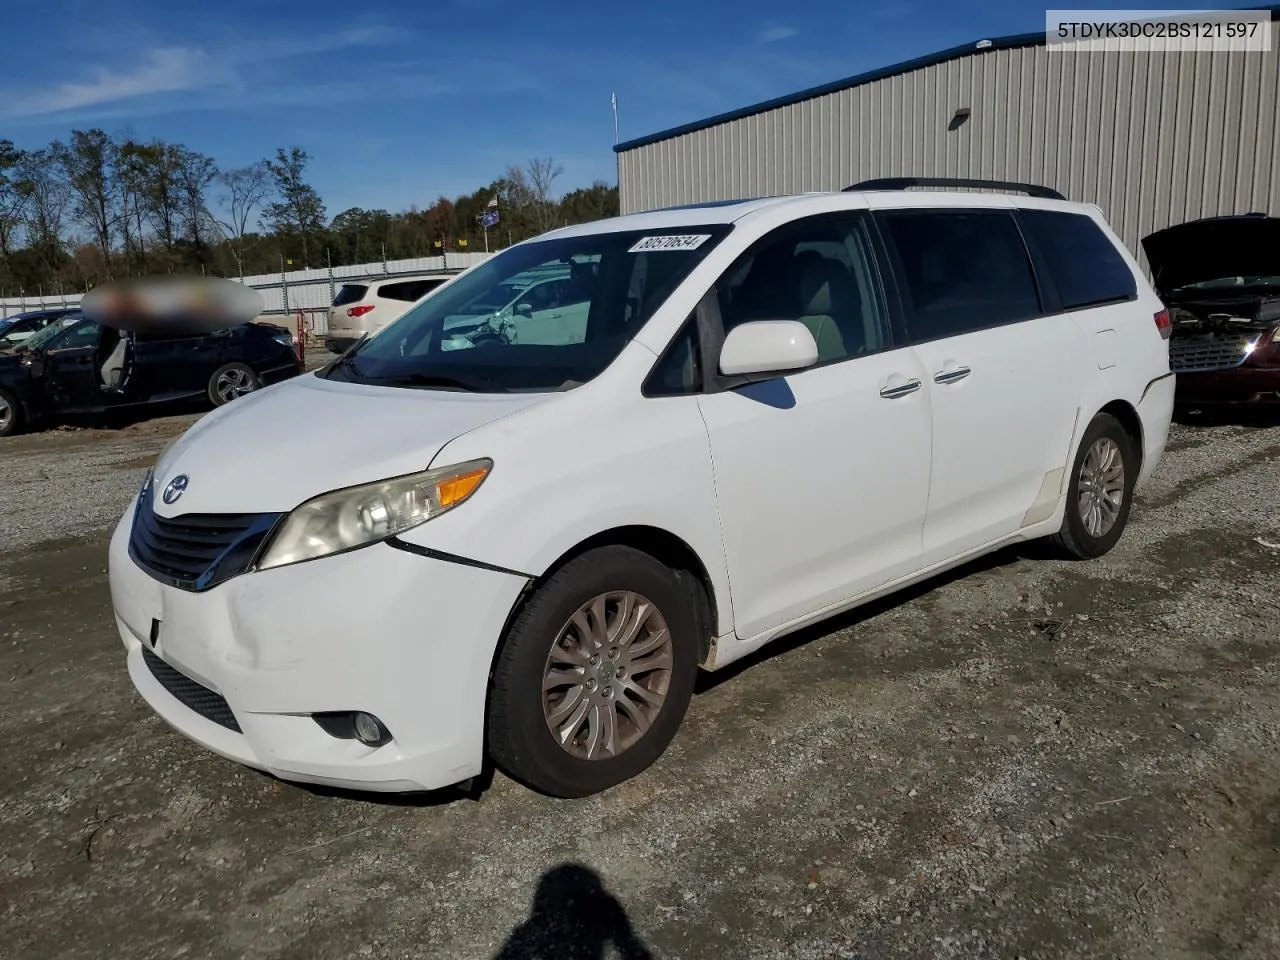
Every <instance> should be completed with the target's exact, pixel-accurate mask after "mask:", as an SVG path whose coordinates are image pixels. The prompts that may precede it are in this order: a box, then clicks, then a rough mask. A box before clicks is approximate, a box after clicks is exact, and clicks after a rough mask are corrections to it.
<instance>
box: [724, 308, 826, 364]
mask: <svg viewBox="0 0 1280 960" xmlns="http://www.w3.org/2000/svg"><path fill="white" fill-rule="evenodd" d="M817 362H818V343H817V341H816V340H814V339H813V334H812V333H810V332H809V328H808V327H806V326H805V325H804V324H803V323H801V322H800V321H799V320H753V321H751V322H750V323H744V324H741V325H740V326H737V327H734V328H733V329H732V330H730V331H729V335H728V336H727V337H725V338H724V346H723V347H721V348H720V372H721V373H722V374H724V375H725V376H726V377H736V376H743V375H752V374H762V373H786V372H788V371H790V370H803V369H805V368H806V367H811V366H813V365H814V364H815V363H817Z"/></svg>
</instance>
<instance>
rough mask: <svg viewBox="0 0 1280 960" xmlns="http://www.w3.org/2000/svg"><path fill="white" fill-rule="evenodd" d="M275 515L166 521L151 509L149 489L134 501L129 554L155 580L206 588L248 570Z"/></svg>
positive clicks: (222, 515)
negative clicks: (135, 508) (135, 505)
mask: <svg viewBox="0 0 1280 960" xmlns="http://www.w3.org/2000/svg"><path fill="white" fill-rule="evenodd" d="M279 518H280V515H279V514H277V513H188V514H184V515H183V516H180V517H173V518H172V519H166V518H164V517H160V516H157V515H156V512H155V510H154V509H153V507H152V492H151V488H150V485H148V487H147V489H145V490H143V491H142V494H141V495H140V496H139V498H138V508H137V511H136V513H135V514H134V518H133V531H132V534H131V535H130V538H129V553H130V555H131V556H132V557H133V559H134V560H135V561H136V562H137V564H138V566H140V567H142V568H143V569H144V570H146V571H147V572H148V573H150V574H151V575H152V576H153V577H155V578H156V579H157V580H160V581H162V582H164V583H168V584H170V585H171V586H175V587H179V588H181V589H183V590H208V589H209V588H210V587H214V586H217V585H218V584H219V583H222V582H224V581H226V580H229V579H231V578H232V577H237V576H239V575H240V574H242V573H244V572H245V571H247V570H248V569H249V568H250V567H251V566H252V564H253V561H254V558H255V557H256V556H257V553H258V550H259V549H260V548H261V547H262V544H263V542H264V541H265V540H266V538H267V536H268V535H269V534H270V533H271V530H272V528H273V527H274V526H275V524H276V521H277V520H278V519H279Z"/></svg>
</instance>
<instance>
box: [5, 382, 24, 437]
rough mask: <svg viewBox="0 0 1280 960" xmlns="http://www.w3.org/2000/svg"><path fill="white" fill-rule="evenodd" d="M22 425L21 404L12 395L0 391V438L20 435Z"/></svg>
mask: <svg viewBox="0 0 1280 960" xmlns="http://www.w3.org/2000/svg"><path fill="white" fill-rule="evenodd" d="M22 425H23V416H22V404H21V403H19V402H18V398H17V397H15V396H13V394H11V393H8V392H6V391H4V390H0V437H12V436H15V435H17V434H19V433H21V432H22Z"/></svg>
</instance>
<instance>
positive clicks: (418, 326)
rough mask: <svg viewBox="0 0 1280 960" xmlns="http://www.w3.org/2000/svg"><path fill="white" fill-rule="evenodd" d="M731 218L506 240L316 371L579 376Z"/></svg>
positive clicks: (436, 379)
mask: <svg viewBox="0 0 1280 960" xmlns="http://www.w3.org/2000/svg"><path fill="white" fill-rule="evenodd" d="M729 229H730V227H729V226H728V225H727V224H716V225H714V226H709V227H686V228H683V229H682V230H681V232H680V233H679V234H675V233H673V232H672V231H669V230H668V231H665V232H664V231H656V232H654V231H650V232H644V231H627V232H618V233H601V234H593V235H589V236H581V237H566V238H563V239H554V238H553V239H548V240H541V241H537V242H533V243H527V244H521V245H519V246H516V247H512V248H511V249H509V250H506V251H504V252H502V253H500V254H498V255H497V256H495V257H494V258H493V259H491V260H488V261H486V262H485V263H483V264H481V265H480V266H478V267H476V268H475V269H473V270H472V271H471V272H470V273H467V274H465V275H463V276H460V277H459V278H458V279H457V280H455V281H454V282H453V283H451V284H449V285H448V286H446V287H443V288H441V289H440V291H439V292H438V293H436V294H434V295H433V296H431V297H429V298H428V299H426V300H424V301H422V302H421V303H419V304H418V305H417V306H416V307H414V308H413V309H411V310H410V311H409V312H408V313H406V314H405V315H404V316H402V317H401V318H400V319H398V320H396V321H395V322H394V323H392V324H391V325H390V326H388V327H387V328H386V329H384V330H383V331H382V332H381V333H379V334H378V335H377V336H375V337H371V338H369V339H368V340H365V341H364V342H363V343H362V344H360V345H359V346H357V347H356V348H355V349H353V350H352V351H351V352H350V353H348V354H347V355H346V356H344V357H343V358H342V360H340V361H338V362H337V363H336V364H334V365H333V366H331V367H329V368H328V370H327V371H325V372H324V373H322V374H321V375H322V376H326V377H328V378H329V379H332V380H347V381H354V382H359V383H380V384H390V385H395V386H406V387H421V388H428V389H432V388H434V389H453V390H471V391H475V392H492V393H503V392H506V391H511V390H515V391H522V390H523V391H544V390H556V389H560V388H563V387H571V386H576V385H578V384H581V383H585V382H586V381H588V380H590V379H592V378H593V377H595V376H596V375H598V374H599V373H600V372H601V371H602V370H604V368H605V367H607V366H608V365H609V364H610V363H612V362H613V359H614V358H615V357H616V356H617V355H618V354H619V353H621V352H622V348H623V347H624V346H625V345H626V343H627V341H628V340H630V339H631V338H632V337H633V336H635V334H636V332H637V331H638V330H639V329H640V328H641V327H642V326H643V325H644V323H645V322H646V321H647V320H648V319H649V318H650V317H651V316H652V315H653V313H654V311H655V310H657V308H658V307H659V306H661V305H662V303H663V301H665V300H666V299H667V297H668V296H669V295H670V294H671V292H672V291H673V290H675V288H676V287H677V286H678V285H679V284H680V283H681V281H683V280H684V279H685V277H687V276H688V275H689V272H690V271H691V270H692V269H693V268H694V266H696V265H697V264H698V263H699V262H700V261H701V260H702V259H703V258H704V257H705V256H706V255H707V254H708V253H709V252H710V251H711V250H712V249H713V248H714V247H715V245H716V244H717V243H719V241H720V240H721V239H723V238H724V236H725V235H726V234H727V233H728V232H729Z"/></svg>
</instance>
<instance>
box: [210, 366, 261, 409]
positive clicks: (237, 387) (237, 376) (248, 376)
mask: <svg viewBox="0 0 1280 960" xmlns="http://www.w3.org/2000/svg"><path fill="white" fill-rule="evenodd" d="M260 386H262V381H261V380H259V379H258V375H257V374H256V373H254V372H253V368H252V367H250V366H249V365H248V364H244V363H227V364H223V365H222V366H221V367H219V368H218V369H217V370H215V371H213V376H211V377H210V378H209V390H208V393H209V402H210V403H212V404H213V405H214V406H215V407H220V406H222V405H223V404H224V403H230V402H231V401H232V400H235V399H236V398H237V397H243V396H244V395H245V394H247V393H253V391H255V390H257V389H258V388H259V387H260Z"/></svg>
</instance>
